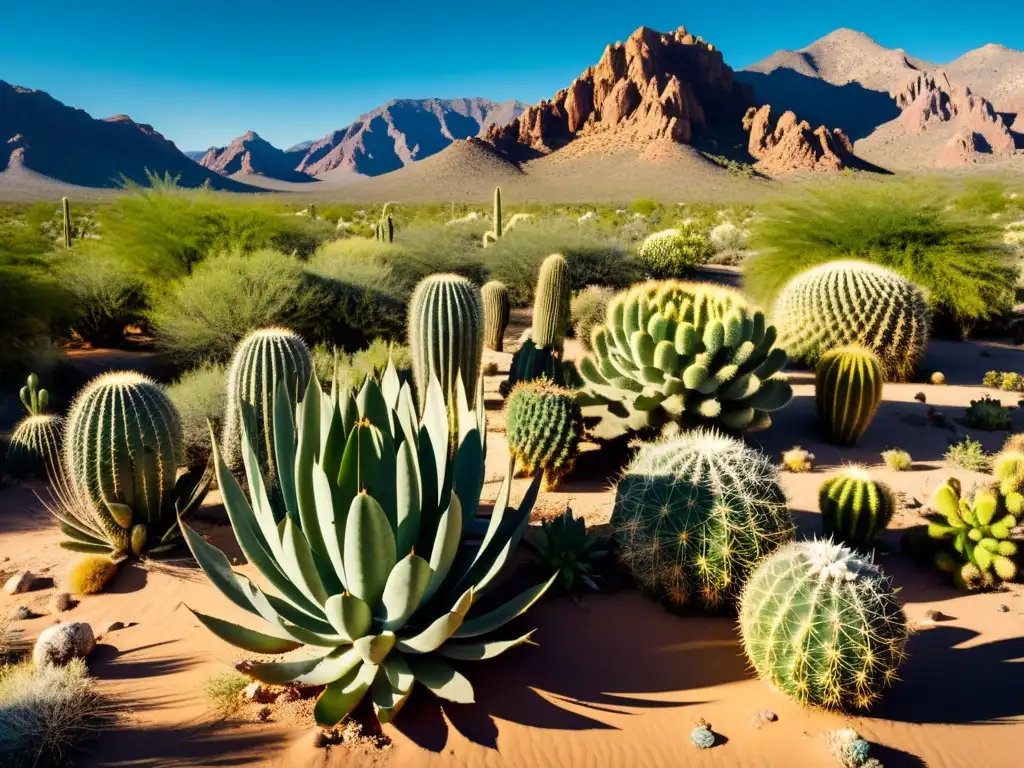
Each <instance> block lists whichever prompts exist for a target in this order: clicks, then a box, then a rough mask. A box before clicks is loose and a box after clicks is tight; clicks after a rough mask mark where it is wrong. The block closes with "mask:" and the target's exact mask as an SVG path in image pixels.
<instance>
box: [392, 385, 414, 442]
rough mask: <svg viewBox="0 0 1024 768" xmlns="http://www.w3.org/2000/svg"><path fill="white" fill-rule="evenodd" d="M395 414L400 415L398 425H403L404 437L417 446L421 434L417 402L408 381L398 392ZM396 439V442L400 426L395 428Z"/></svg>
mask: <svg viewBox="0 0 1024 768" xmlns="http://www.w3.org/2000/svg"><path fill="white" fill-rule="evenodd" d="M395 415H396V416H397V417H398V426H400V427H401V431H402V437H403V439H404V440H405V441H407V442H409V443H412V444H413V446H414V447H415V445H416V438H417V437H418V436H419V428H418V422H419V419H418V417H417V414H416V403H415V402H414V400H413V397H412V389H411V388H410V387H409V384H408V383H405V384H403V385H402V389H401V390H400V391H399V393H398V403H397V405H396V406H395ZM395 440H396V442H397V440H398V427H396V428H395ZM413 453H414V454H415V453H416V451H415V450H414V451H413Z"/></svg>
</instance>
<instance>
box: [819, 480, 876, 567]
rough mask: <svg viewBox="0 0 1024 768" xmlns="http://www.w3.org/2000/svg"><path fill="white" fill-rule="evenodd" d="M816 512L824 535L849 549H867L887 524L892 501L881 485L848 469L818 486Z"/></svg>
mask: <svg viewBox="0 0 1024 768" xmlns="http://www.w3.org/2000/svg"><path fill="white" fill-rule="evenodd" d="M818 509H819V510H820V511H821V525H822V528H823V530H824V532H825V535H826V536H828V537H830V538H833V539H835V540H837V541H839V542H842V543H844V544H848V545H849V546H851V547H867V546H871V543H872V542H873V541H874V540H875V537H876V536H878V534H880V533H881V532H882V531H884V530H885V528H886V526H887V525H889V521H890V520H892V515H893V512H894V511H895V501H894V499H893V495H892V491H891V490H890V489H889V486H887V485H886V484H885V483H881V482H879V481H877V480H875V479H873V478H872V477H871V475H870V474H869V473H868V471H867V470H866V469H864V468H863V467H857V466H848V467H846V468H845V469H843V471H842V472H841V473H839V474H838V475H836V476H835V477H832V478H829V479H828V480H826V481H825V482H824V483H822V484H821V488H820V489H819V490H818Z"/></svg>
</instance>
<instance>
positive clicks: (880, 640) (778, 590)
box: [740, 540, 907, 710]
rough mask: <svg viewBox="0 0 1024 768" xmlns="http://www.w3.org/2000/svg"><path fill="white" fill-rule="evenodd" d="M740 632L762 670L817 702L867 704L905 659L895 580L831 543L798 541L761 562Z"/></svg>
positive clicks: (805, 700)
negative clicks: (893, 582) (894, 586)
mask: <svg viewBox="0 0 1024 768" xmlns="http://www.w3.org/2000/svg"><path fill="white" fill-rule="evenodd" d="M740 631H741V633H742V636H743V647H744V650H745V651H746V654H747V658H748V659H749V660H750V663H751V664H752V665H753V667H754V669H755V670H756V671H757V674H758V675H759V676H760V677H761V678H763V679H764V680H766V681H767V682H769V683H771V685H772V686H774V687H775V688H776V689H778V690H779V691H781V692H782V693H784V694H786V695H787V696H789V697H791V698H793V699H795V700H796V701H798V702H800V703H801V704H804V705H807V706H812V707H826V708H832V709H840V710H862V709H867V708H869V707H870V706H871V705H872V704H873V703H874V702H875V701H877V700H878V699H879V698H881V696H882V695H883V694H884V693H885V692H886V690H887V689H888V688H889V687H890V686H891V685H892V684H893V683H894V682H895V681H896V680H897V671H898V669H899V666H900V664H902V663H903V660H904V659H905V658H906V644H907V618H906V615H905V614H904V612H903V606H902V605H901V604H900V601H899V599H898V598H897V597H896V591H895V590H894V589H893V586H892V582H891V580H890V579H889V578H888V577H887V576H885V575H884V574H883V573H882V570H881V569H880V568H879V567H878V566H877V565H875V564H874V563H872V562H871V561H869V560H868V559H867V558H865V557H864V556H862V555H860V554H858V553H856V552H854V551H853V550H850V549H847V548H846V547H844V546H842V545H839V544H835V543H833V542H831V541H828V540H820V541H799V542H794V543H792V544H790V545H789V546H787V547H784V548H783V549H780V550H779V551H778V552H776V553H775V554H773V555H772V556H771V557H769V558H767V559H766V560H764V561H763V562H762V563H761V565H760V566H759V567H758V568H757V571H756V572H755V573H754V575H753V576H751V578H750V580H749V581H748V582H747V585H746V587H745V588H744V590H743V597H742V599H741V600H740Z"/></svg>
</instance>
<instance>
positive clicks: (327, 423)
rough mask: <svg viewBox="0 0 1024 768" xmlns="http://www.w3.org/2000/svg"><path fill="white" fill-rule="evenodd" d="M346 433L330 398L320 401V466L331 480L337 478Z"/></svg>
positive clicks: (346, 436) (336, 408) (335, 405)
mask: <svg viewBox="0 0 1024 768" xmlns="http://www.w3.org/2000/svg"><path fill="white" fill-rule="evenodd" d="M347 443H348V433H347V432H346V431H345V427H344V426H343V425H342V423H341V413H340V412H339V411H338V405H337V403H335V402H334V401H333V400H331V399H330V398H327V397H324V398H321V400H320V466H321V468H323V470H324V472H325V473H326V475H327V476H328V477H330V478H332V479H336V478H337V477H338V470H339V469H340V468H341V457H342V456H343V455H344V454H345V446H346V444H347Z"/></svg>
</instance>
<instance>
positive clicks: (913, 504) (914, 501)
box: [905, 496, 924, 509]
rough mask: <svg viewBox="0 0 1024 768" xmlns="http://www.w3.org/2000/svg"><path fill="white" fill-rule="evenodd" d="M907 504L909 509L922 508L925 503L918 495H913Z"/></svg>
mask: <svg viewBox="0 0 1024 768" xmlns="http://www.w3.org/2000/svg"><path fill="white" fill-rule="evenodd" d="M905 506H906V508H907V509H920V508H921V507H923V506H924V504H922V503H921V502H920V500H919V499H918V498H917V496H911V497H910V501H908V502H907V503H906V505H905Z"/></svg>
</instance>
